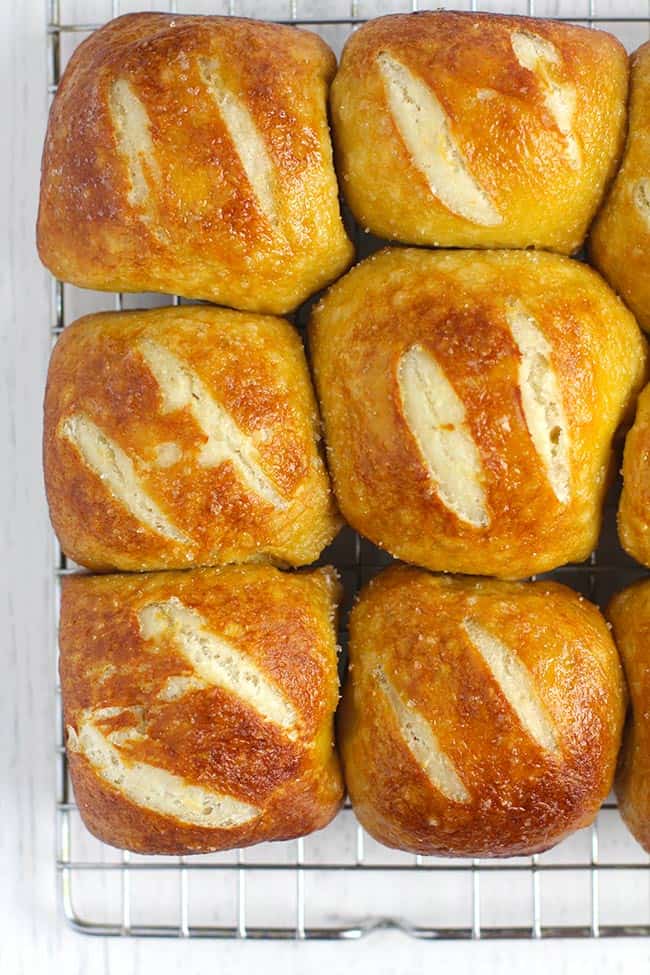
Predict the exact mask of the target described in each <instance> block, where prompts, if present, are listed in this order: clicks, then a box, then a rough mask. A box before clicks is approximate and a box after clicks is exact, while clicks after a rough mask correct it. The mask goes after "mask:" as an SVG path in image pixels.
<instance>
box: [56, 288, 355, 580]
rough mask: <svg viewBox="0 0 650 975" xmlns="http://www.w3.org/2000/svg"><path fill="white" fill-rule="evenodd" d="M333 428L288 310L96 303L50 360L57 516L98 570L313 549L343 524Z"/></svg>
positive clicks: (65, 534)
mask: <svg viewBox="0 0 650 975" xmlns="http://www.w3.org/2000/svg"><path fill="white" fill-rule="evenodd" d="M319 438H320V423H319V419H318V410H317V407H316V402H315V398H314V394H313V391H312V388H311V381H310V378H309V372H308V370H307V364H306V361H305V355H304V351H303V347H302V343H301V341H300V337H299V335H298V333H297V331H296V330H295V329H294V328H293V326H291V325H289V323H288V322H287V321H285V320H284V319H279V318H271V317H263V316H261V315H252V314H248V313H243V312H235V311H226V310H224V309H218V308H208V307H203V306H197V307H191V308H190V307H184V306H179V307H174V308H163V309H157V310H153V311H142V312H126V313H116V312H108V313H104V314H99V315H91V316H88V317H86V318H83V319H80V320H79V321H78V322H76V323H75V324H74V325H71V326H69V327H68V328H66V329H65V331H64V333H63V335H62V336H61V338H60V339H59V341H58V343H57V345H56V347H55V350H54V353H53V355H52V361H51V363H50V370H49V376H48V384H47V392H46V395H45V429H44V463H45V483H46V488H47V495H48V500H49V505H50V515H51V518H52V522H53V524H54V528H55V531H56V533H57V535H58V537H59V540H60V542H61V545H62V548H63V549H64V551H65V552H66V554H67V555H68V556H70V557H71V558H73V559H74V560H75V561H76V562H78V563H80V564H81V565H85V566H88V567H90V568H93V569H95V570H106V569H111V568H116V569H127V570H134V569H136V570H142V569H161V568H165V569H167V568H187V567H191V566H196V565H218V564H223V563H226V562H246V561H250V560H255V561H260V560H270V561H274V562H279V563H286V564H290V565H301V564H306V563H309V562H312V561H313V560H314V559H316V558H318V556H319V554H320V552H321V551H322V549H323V548H324V547H325V545H327V544H328V543H329V542H330V541H331V539H332V538H333V536H334V535H335V533H336V531H337V530H338V527H339V518H338V515H337V512H336V506H335V504H334V500H333V495H332V493H331V491H330V487H329V479H328V476H327V472H326V470H325V467H324V464H323V460H322V458H321V455H320V453H319V450H318V444H317V441H318V439H319Z"/></svg>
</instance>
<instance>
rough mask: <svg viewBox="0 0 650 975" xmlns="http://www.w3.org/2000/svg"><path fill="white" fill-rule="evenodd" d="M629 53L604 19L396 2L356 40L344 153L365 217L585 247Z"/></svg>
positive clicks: (338, 127)
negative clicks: (596, 25) (590, 26)
mask: <svg viewBox="0 0 650 975" xmlns="http://www.w3.org/2000/svg"><path fill="white" fill-rule="evenodd" d="M626 92H627V60H626V55H625V50H624V48H623V46H622V45H621V44H620V43H619V42H618V41H617V40H616V39H615V38H614V37H613V36H612V35H610V34H607V33H605V32H603V31H600V30H598V31H593V30H587V29H585V28H581V27H577V26H573V25H569V24H560V23H555V22H553V21H552V20H534V19H529V18H526V17H503V16H495V15H493V14H474V13H471V14H470V13H452V12H447V11H439V12H435V13H434V12H428V11H427V12H422V13H417V14H398V15H394V16H388V17H379V18H377V19H375V20H371V21H370V22H368V23H366V24H364V25H363V26H361V27H360V28H359V30H357V31H355V32H354V34H353V35H352V36H351V38H350V39H349V40H348V42H347V44H346V46H345V49H344V51H343V55H342V58H341V64H340V68H339V71H338V74H337V76H336V79H335V81H334V84H333V86H332V92H331V106H332V121H333V130H334V138H335V146H336V152H337V165H338V169H339V176H340V178H341V185H342V188H343V191H344V193H345V196H346V199H347V201H348V204H349V206H350V208H351V209H352V211H353V213H354V215H355V216H356V218H357V220H358V221H359V223H360V224H361V226H362V227H366V228H369V229H370V230H371V231H372V232H373V233H375V234H378V235H379V236H381V237H387V238H392V239H396V240H401V241H403V242H405V243H411V244H427V245H436V246H443V247H477V246H480V247H519V248H523V247H531V246H533V247H541V248H548V249H551V250H556V251H560V252H562V253H567V254H570V253H572V252H573V251H574V250H576V249H577V248H578V247H579V246H580V244H581V242H582V240H583V238H584V236H585V233H586V231H587V227H588V225H589V223H590V221H591V219H592V218H593V216H594V213H595V212H596V209H597V207H598V205H599V202H600V200H601V198H602V195H603V192H604V190H605V186H606V184H607V182H608V180H609V179H610V178H611V177H612V176H613V175H614V172H615V167H616V163H617V160H618V157H619V156H620V152H621V148H622V143H623V139H624V131H625V99H626Z"/></svg>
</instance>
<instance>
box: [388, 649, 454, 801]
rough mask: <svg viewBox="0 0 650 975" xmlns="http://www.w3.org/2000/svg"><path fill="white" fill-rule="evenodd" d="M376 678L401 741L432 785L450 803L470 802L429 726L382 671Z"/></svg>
mask: <svg viewBox="0 0 650 975" xmlns="http://www.w3.org/2000/svg"><path fill="white" fill-rule="evenodd" d="M374 673H375V677H376V679H377V683H378V685H379V687H380V688H381V689H382V691H383V694H384V697H385V698H386V701H387V702H388V704H389V705H390V707H391V710H392V711H393V714H394V715H395V718H396V720H397V723H398V725H399V728H400V731H401V733H402V737H403V738H404V741H405V742H406V744H407V746H408V749H409V751H410V752H411V754H412V755H413V757H414V758H415V760H416V762H417V763H418V765H419V766H420V767H421V769H422V771H423V772H424V773H425V775H426V776H427V778H428V779H429V781H430V782H431V784H432V785H433V786H434V787H435V788H436V789H437V790H438V791H439V792H441V793H442V794H443V796H445V797H446V798H447V799H451V800H452V801H453V802H469V800H470V795H469V792H468V791H467V789H466V788H465V786H464V785H463V782H462V781H461V778H460V776H459V775H458V772H457V771H456V768H455V766H454V763H453V762H452V761H451V759H450V758H449V757H448V756H447V755H445V753H444V752H443V751H442V749H441V748H440V745H439V744H438V741H437V739H436V736H435V734H434V732H433V730H432V728H431V725H430V724H429V722H428V721H426V720H425V718H423V717H422V715H421V714H419V712H418V711H416V710H415V708H413V707H411V706H410V704H406V703H405V702H404V701H403V699H402V696H401V694H400V693H399V691H398V690H397V688H396V687H395V686H394V685H393V684H392V683H391V681H390V680H389V679H388V677H387V676H386V674H385V672H384V670H383V668H382V667H380V666H377V667H376V668H375V671H374Z"/></svg>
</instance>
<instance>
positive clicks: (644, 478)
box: [618, 386, 650, 566]
mask: <svg viewBox="0 0 650 975" xmlns="http://www.w3.org/2000/svg"><path fill="white" fill-rule="evenodd" d="M618 535H619V538H620V541H621V545H622V546H623V548H624V549H625V551H626V552H627V553H628V554H629V555H631V556H632V557H633V558H635V559H636V560H637V562H641V564H642V565H647V566H650V386H646V388H645V389H644V390H643V392H642V393H641V395H640V396H639V400H638V403H637V409H636V418H635V420H634V424H633V426H632V429H631V430H630V431H629V433H628V435H627V437H626V438H625V451H624V453H623V491H622V492H621V500H620V503H619V508H618Z"/></svg>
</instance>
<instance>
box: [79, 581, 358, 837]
mask: <svg viewBox="0 0 650 975" xmlns="http://www.w3.org/2000/svg"><path fill="white" fill-rule="evenodd" d="M338 589H339V586H338V582H337V579H336V573H335V572H334V571H333V570H332V569H318V570H316V571H313V572H309V573H305V574H294V575H287V574H284V573H282V572H280V571H279V570H277V569H274V568H272V567H270V566H228V567H225V568H221V569H205V570H196V571H194V572H187V573H179V572H170V573H158V574H156V573H154V574H151V575H141V576H120V575H114V576H77V577H69V578H67V579H65V581H64V585H63V596H62V603H61V630H60V646H61V658H60V671H61V685H62V693H63V709H64V720H65V728H66V739H67V752H68V761H69V765H70V774H71V776H72V783H73V786H74V791H75V797H76V800H77V804H78V806H79V810H80V812H81V816H82V818H83V821H84V823H85V824H86V826H87V828H88V829H89V830H90V832H91V833H93V834H94V835H95V836H97V837H98V838H99V839H100V840H103V841H104V842H105V843H110V844H111V845H112V846H118V847H121V848H123V849H128V850H134V851H136V852H138V853H151V854H157V853H168V854H174V855H181V854H184V853H201V852H207V851H209V850H225V849H229V848H231V847H236V846H248V845H249V844H251V843H257V842H260V841H262V840H277V839H289V838H292V837H296V836H302V835H304V834H306V833H309V832H311V831H312V830H314V829H319V828H320V827H322V826H325V825H326V824H327V823H328V822H329V821H330V819H331V818H332V817H333V816H334V814H335V813H336V811H337V809H338V808H339V806H340V803H341V799H342V782H341V776H340V771H339V766H338V760H337V758H336V753H335V751H334V742H333V716H334V711H335V709H336V705H337V702H338V676H337V667H336V643H335V628H334V624H335V614H336V598H337V596H338Z"/></svg>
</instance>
